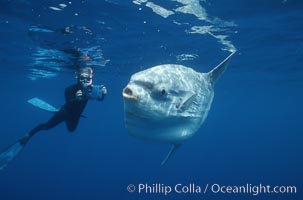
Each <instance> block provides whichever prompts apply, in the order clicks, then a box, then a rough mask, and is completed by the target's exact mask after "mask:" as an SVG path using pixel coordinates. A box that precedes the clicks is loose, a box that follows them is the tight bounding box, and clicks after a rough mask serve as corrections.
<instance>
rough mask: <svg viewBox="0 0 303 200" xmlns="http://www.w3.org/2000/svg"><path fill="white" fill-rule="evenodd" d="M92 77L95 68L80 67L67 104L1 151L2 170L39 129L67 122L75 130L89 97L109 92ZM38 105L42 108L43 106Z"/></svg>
mask: <svg viewBox="0 0 303 200" xmlns="http://www.w3.org/2000/svg"><path fill="white" fill-rule="evenodd" d="M92 78H93V69H92V68H91V67H83V68H80V69H79V71H78V74H77V79H78V81H77V83H76V84H74V85H71V86H69V87H67V88H66V89H65V104H64V105H63V106H62V107H61V109H59V110H58V111H56V112H54V115H53V116H52V117H51V118H50V119H49V120H48V121H47V122H45V123H42V124H39V125H38V126H36V127H35V128H33V129H32V130H31V131H29V133H28V134H27V135H25V136H24V137H23V138H21V139H20V140H18V141H17V142H16V143H15V144H13V145H11V146H10V147H8V148H7V149H6V150H5V151H3V152H1V153H0V170H2V169H3V168H5V167H6V166H7V164H8V163H9V162H10V161H11V160H13V158H15V157H16V156H17V155H18V154H19V152H20V151H21V150H22V149H23V147H24V146H25V145H26V144H27V142H28V141H29V140H30V139H31V138H32V137H33V136H34V135H35V134H36V133H38V132H39V131H42V130H49V129H51V128H53V127H55V126H57V125H58V124H59V123H61V122H65V124H66V126H67V129H68V131H70V132H73V131H75V130H76V128H77V125H78V122H79V119H80V117H81V116H82V115H81V114H82V112H83V110H84V108H85V106H86V104H87V101H88V100H89V99H95V100H99V101H102V100H103V99H104V97H105V95H106V94H107V89H106V87H105V86H104V85H100V86H99V85H93V81H92ZM37 106H38V107H40V108H41V106H39V105H37ZM42 109H44V108H42ZM45 110H47V108H45Z"/></svg>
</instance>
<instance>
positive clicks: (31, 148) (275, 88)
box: [0, 0, 303, 200]
mask: <svg viewBox="0 0 303 200" xmlns="http://www.w3.org/2000/svg"><path fill="white" fill-rule="evenodd" d="M302 9H303V2H302V1H299V0H268V1H263V0H247V1H240V0H226V1H215V0H200V1H199V0H170V1H160V0H151V1H149V0H134V1H130V0H100V1H97V0H94V1H93V0H91V1H89V0H82V1H81V0H77V1H72V0H71V1H57V0H52V1H46V0H41V1H37V0H36V1H27V0H15V1H11V0H1V1H0V24H1V30H0V34H1V35H0V36H1V37H0V41H1V42H0V49H1V53H0V60H1V69H2V73H1V75H0V81H1V84H0V88H1V91H2V95H1V96H2V98H1V99H0V103H1V104H0V105H1V110H2V115H1V117H0V119H1V134H0V149H2V148H5V147H6V146H7V145H9V144H11V143H13V142H14V141H16V140H18V139H19V138H20V137H22V136H23V135H24V134H26V133H27V132H28V131H29V130H30V129H32V128H33V127H34V126H36V125H37V124H39V123H41V122H44V121H46V120H48V119H49V118H50V117H51V114H50V113H47V112H44V111H42V110H39V109H37V108H35V107H33V106H32V105H30V104H28V103H27V100H28V99H30V98H32V97H39V98H41V99H44V100H46V101H47V102H49V103H50V104H52V105H54V106H56V107H60V106H61V105H62V104H63V103H64V89H65V88H66V87H67V86H69V85H71V84H73V83H75V82H76V79H75V72H76V67H75V66H86V65H88V66H93V67H94V69H95V76H94V83H96V84H105V85H106V86H107V88H108V95H107V96H106V99H105V100H104V101H102V102H96V101H91V102H89V104H88V106H87V107H86V109H85V111H84V115H85V116H87V118H85V119H81V121H80V123H79V126H78V128H77V130H76V131H75V132H73V133H69V132H68V131H67V130H66V127H65V124H60V125H58V126H57V127H55V128H53V129H51V130H49V131H45V132H41V133H39V134H38V135H37V136H35V137H34V138H33V139H32V140H31V141H30V143H29V144H28V145H27V146H26V148H25V149H24V151H23V152H22V153H21V154H20V156H18V157H17V158H16V160H14V161H13V162H12V163H10V165H9V166H8V167H7V168H6V169H5V170H3V171H1V172H0V199H5V200H14V199H30V200H35V199H44V200H48V199H52V200H53V199H65V200H66V199H75V200H77V199H91V200H95V199H96V200H97V199H251V198H254V199H302V197H303V195H302V189H303V184H302V180H303V172H302V169H303V162H302V156H303V154H302V152H303V147H302V143H303V136H302V133H303V127H302V116H301V115H302V113H303V106H302V102H303V95H302V86H303V70H302V63H303V56H302V55H303V34H302V33H303V14H302ZM233 51H237V52H236V54H235V55H234V57H233V58H232V60H231V63H230V65H229V67H228V70H227V71H226V72H225V74H224V75H223V76H222V77H221V78H220V80H219V81H218V83H217V84H216V87H215V97H214V102H213V104H212V108H211V110H210V113H209V116H208V118H207V119H206V121H205V123H204V124H203V125H202V127H201V128H200V130H199V131H198V132H197V133H196V134H195V135H194V137H193V138H191V139H189V140H188V141H186V142H185V143H184V144H183V145H182V147H180V149H178V151H177V152H176V153H175V154H174V155H173V156H172V158H171V159H170V160H169V161H168V163H167V164H166V165H165V166H161V165H160V163H161V161H162V159H163V158H164V157H165V155H166V154H167V152H168V151H169V149H170V146H169V145H167V144H159V143H153V142H148V141H143V140H139V139H137V138H133V137H131V136H129V135H128V132H127V130H126V128H125V126H124V119H123V118H124V116H123V99H122V96H121V92H122V89H123V88H124V87H125V85H126V84H127V83H128V81H129V79H130V76H131V75H132V74H133V73H135V72H138V71H140V70H143V69H147V68H149V67H152V66H155V65H159V64H165V63H177V64H182V65H186V66H188V67H191V68H193V69H195V70H196V71H199V72H208V71H209V70H210V69H212V67H214V66H216V65H217V64H218V63H219V62H221V61H222V60H223V59H224V58H225V57H226V56H227V55H229V54H230V52H233ZM88 58H89V59H88ZM179 183H180V184H182V185H190V184H191V183H192V184H195V185H196V186H201V188H202V192H201V193H198V192H197V193H183V194H179V193H176V192H171V193H170V194H168V195H164V194H163V193H161V192H160V193H159V192H158V193H157V192H155V190H154V191H153V192H148V191H147V192H146V191H145V190H142V192H141V193H139V192H138V186H139V184H148V185H149V186H151V187H153V186H156V185H157V184H160V185H161V186H171V187H172V188H173V187H174V186H175V185H176V184H179ZM129 184H134V186H135V187H136V189H137V190H136V191H135V192H132V193H131V192H128V191H127V186H128V185H129ZM207 184H209V186H212V185H215V184H219V185H221V186H241V185H251V186H254V185H260V184H263V185H270V186H272V187H274V186H296V189H297V191H296V193H295V194H294V193H292V194H287V193H286V192H280V193H279V194H274V193H271V194H259V195H253V194H252V192H250V193H246V194H240V193H236V192H234V193H233V194H230V193H220V192H218V193H215V192H212V191H210V190H208V191H207V192H206V194H204V189H205V186H206V185H207ZM154 188H155V187H154Z"/></svg>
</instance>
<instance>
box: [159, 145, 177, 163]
mask: <svg viewBox="0 0 303 200" xmlns="http://www.w3.org/2000/svg"><path fill="white" fill-rule="evenodd" d="M180 146H181V144H173V146H172V147H171V149H170V150H169V152H168V154H167V155H166V157H165V158H164V160H163V161H162V163H161V166H163V165H164V164H165V163H166V162H167V160H168V159H169V158H170V157H171V155H172V154H173V153H174V152H175V151H176V150H177V149H178V148H179V147H180Z"/></svg>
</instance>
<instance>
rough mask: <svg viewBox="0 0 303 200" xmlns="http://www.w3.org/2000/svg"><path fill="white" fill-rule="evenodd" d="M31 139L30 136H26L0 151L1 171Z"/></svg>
mask: <svg viewBox="0 0 303 200" xmlns="http://www.w3.org/2000/svg"><path fill="white" fill-rule="evenodd" d="M29 139H30V137H29V136H25V137H24V138H22V139H20V140H18V141H17V142H16V143H14V144H12V145H10V146H9V147H7V148H6V149H5V150H4V151H3V152H1V153H0V171H1V170H3V169H4V168H5V167H6V166H7V165H8V163H10V162H11V161H12V160H13V159H14V158H15V157H16V156H17V155H18V154H19V153H20V152H21V151H22V149H23V147H25V145H26V143H27V142H28V140H29Z"/></svg>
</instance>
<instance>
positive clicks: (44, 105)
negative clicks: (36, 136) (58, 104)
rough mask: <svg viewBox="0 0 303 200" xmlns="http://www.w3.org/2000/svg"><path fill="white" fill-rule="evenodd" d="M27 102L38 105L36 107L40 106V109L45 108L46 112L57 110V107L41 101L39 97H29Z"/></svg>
mask: <svg viewBox="0 0 303 200" xmlns="http://www.w3.org/2000/svg"><path fill="white" fill-rule="evenodd" d="M27 102H28V103H30V104H32V105H33V106H35V107H38V108H40V109H42V110H45V111H47V112H51V113H54V112H58V111H59V109H57V108H55V107H54V106H52V105H50V104H49V103H47V102H45V101H43V100H42V99H39V98H36V97H35V98H32V99H29V100H28V101H27Z"/></svg>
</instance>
